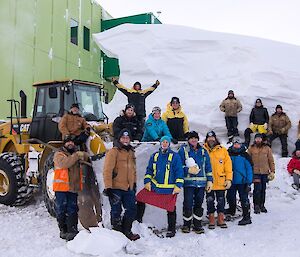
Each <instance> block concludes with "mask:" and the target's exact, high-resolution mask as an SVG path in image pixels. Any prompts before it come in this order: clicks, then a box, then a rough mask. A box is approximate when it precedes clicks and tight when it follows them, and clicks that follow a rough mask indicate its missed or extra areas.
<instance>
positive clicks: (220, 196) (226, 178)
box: [204, 131, 232, 229]
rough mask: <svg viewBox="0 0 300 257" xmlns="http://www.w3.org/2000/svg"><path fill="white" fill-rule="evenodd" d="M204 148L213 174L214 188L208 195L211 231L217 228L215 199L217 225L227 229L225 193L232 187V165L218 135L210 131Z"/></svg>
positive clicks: (209, 226)
mask: <svg viewBox="0 0 300 257" xmlns="http://www.w3.org/2000/svg"><path fill="white" fill-rule="evenodd" d="M204 148H205V149H206V150H207V151H208V153H209V157H210V162H211V166H212V173H213V181H214V182H213V188H212V191H211V192H210V193H207V194H206V203H207V213H208V216H209V225H208V228H209V229H214V228H215V211H216V208H215V199H217V213H218V221H217V225H218V226H219V227H221V228H227V225H226V223H225V221H224V208H225V191H226V190H228V189H229V188H230V187H231V181H232V163H231V159H230V157H229V154H228V152H227V150H226V148H225V147H223V146H221V145H220V143H219V141H218V140H217V137H216V133H215V132H214V131H210V132H208V133H207V134H206V139H205V144H204Z"/></svg>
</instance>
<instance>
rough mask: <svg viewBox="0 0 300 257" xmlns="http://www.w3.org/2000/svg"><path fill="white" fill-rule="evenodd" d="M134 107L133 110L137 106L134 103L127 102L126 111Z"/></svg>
mask: <svg viewBox="0 0 300 257" xmlns="http://www.w3.org/2000/svg"><path fill="white" fill-rule="evenodd" d="M130 108H131V109H133V110H135V107H134V105H133V104H126V106H125V111H126V110H127V109H130Z"/></svg>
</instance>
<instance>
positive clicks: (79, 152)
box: [76, 151, 85, 161]
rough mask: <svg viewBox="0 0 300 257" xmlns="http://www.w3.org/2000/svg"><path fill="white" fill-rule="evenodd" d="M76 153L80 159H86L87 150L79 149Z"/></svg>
mask: <svg viewBox="0 0 300 257" xmlns="http://www.w3.org/2000/svg"><path fill="white" fill-rule="evenodd" d="M76 154H77V156H78V159H79V160H81V161H84V159H85V152H83V151H77V152H76Z"/></svg>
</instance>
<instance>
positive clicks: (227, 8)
mask: <svg viewBox="0 0 300 257" xmlns="http://www.w3.org/2000/svg"><path fill="white" fill-rule="evenodd" d="M97 1H98V2H99V3H100V4H101V5H102V6H103V7H104V9H106V10H107V11H108V12H109V13H110V14H111V15H112V16H113V17H115V18H118V17H123V16H129V15H134V14H140V13H145V12H153V13H154V14H156V12H157V11H161V14H160V16H159V19H160V20H161V21H162V23H167V24H177V25H186V26H192V27H196V28H200V29H205V30H211V31H220V32H229V33H234V34H243V35H249V36H256V37H262V38H268V39H273V40H277V41H283V42H287V43H291V44H297V45H300V32H299V31H300V0H185V1H182V0H97Z"/></svg>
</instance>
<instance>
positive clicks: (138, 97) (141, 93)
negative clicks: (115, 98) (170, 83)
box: [112, 78, 160, 128]
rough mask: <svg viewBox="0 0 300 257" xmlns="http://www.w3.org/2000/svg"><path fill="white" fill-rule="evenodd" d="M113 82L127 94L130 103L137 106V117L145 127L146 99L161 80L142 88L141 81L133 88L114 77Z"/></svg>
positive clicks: (142, 126)
mask: <svg viewBox="0 0 300 257" xmlns="http://www.w3.org/2000/svg"><path fill="white" fill-rule="evenodd" d="M112 83H113V84H114V85H115V86H116V87H117V88H118V89H119V90H120V91H121V92H122V93H123V94H124V95H126V96H127V99H128V103H129V104H132V105H133V106H134V107H135V113H136V116H137V119H138V121H139V123H140V126H141V128H144V123H145V117H146V106H145V101H146V97H147V96H149V95H150V94H151V93H153V92H154V90H155V89H156V88H157V87H158V86H159V84H160V82H159V81H158V80H156V82H155V83H154V84H153V85H152V86H151V87H148V88H146V89H143V90H142V85H141V83H140V82H138V81H137V82H135V83H134V84H133V87H132V88H127V87H125V86H123V85H122V84H120V83H119V82H118V80H117V79H115V78H112Z"/></svg>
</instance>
